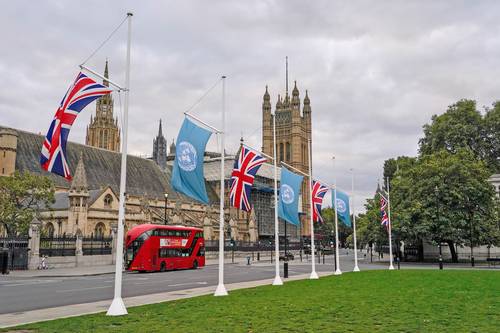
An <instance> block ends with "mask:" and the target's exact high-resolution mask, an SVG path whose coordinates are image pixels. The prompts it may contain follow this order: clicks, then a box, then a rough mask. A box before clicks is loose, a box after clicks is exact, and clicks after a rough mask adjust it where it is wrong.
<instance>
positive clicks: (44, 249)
mask: <svg viewBox="0 0 500 333" xmlns="http://www.w3.org/2000/svg"><path fill="white" fill-rule="evenodd" d="M75 251H76V237H74V236H69V237H68V236H64V235H63V236H62V237H41V238H40V256H48V257H58V256H67V257H71V256H74V255H75Z"/></svg>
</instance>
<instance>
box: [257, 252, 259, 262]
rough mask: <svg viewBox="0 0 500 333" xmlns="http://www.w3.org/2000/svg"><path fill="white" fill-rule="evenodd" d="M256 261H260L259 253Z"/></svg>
mask: <svg viewBox="0 0 500 333" xmlns="http://www.w3.org/2000/svg"><path fill="white" fill-rule="evenodd" d="M257 261H260V252H257Z"/></svg>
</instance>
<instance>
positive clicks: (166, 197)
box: [163, 193, 168, 224]
mask: <svg viewBox="0 0 500 333" xmlns="http://www.w3.org/2000/svg"><path fill="white" fill-rule="evenodd" d="M167 204H168V193H165V220H164V221H163V223H164V224H167Z"/></svg>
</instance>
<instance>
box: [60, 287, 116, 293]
mask: <svg viewBox="0 0 500 333" xmlns="http://www.w3.org/2000/svg"><path fill="white" fill-rule="evenodd" d="M106 288H112V286H101V287H90V288H80V289H66V290H56V293H68V292H74V291H84V290H91V289H106Z"/></svg>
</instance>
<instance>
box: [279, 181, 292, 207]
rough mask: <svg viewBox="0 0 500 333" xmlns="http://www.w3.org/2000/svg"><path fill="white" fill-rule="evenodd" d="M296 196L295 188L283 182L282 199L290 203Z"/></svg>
mask: <svg viewBox="0 0 500 333" xmlns="http://www.w3.org/2000/svg"><path fill="white" fill-rule="evenodd" d="M294 198H295V193H294V192H293V189H292V188H291V187H290V186H289V185H287V184H283V186H281V200H283V202H284V203H286V204H287V205H288V204H291V203H292V202H293V199H294Z"/></svg>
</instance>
